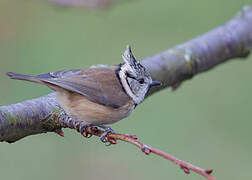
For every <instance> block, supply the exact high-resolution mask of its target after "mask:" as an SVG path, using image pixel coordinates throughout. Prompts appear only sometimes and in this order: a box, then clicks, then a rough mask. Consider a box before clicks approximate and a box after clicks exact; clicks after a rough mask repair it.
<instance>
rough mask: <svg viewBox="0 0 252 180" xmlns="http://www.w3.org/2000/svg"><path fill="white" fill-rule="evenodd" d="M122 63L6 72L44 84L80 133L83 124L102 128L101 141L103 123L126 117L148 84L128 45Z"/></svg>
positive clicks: (156, 83)
mask: <svg viewBox="0 0 252 180" xmlns="http://www.w3.org/2000/svg"><path fill="white" fill-rule="evenodd" d="M122 58H123V60H124V62H122V63H120V64H119V65H116V66H104V67H94V68H89V69H86V70H83V69H75V70H63V71H56V72H50V73H46V74H41V75H37V76H29V75H22V74H17V73H13V72H7V73H6V75H7V76H9V77H10V78H11V79H18V80H25V81H30V82H35V83H39V84H43V85H46V86H48V87H49V88H50V89H52V90H53V91H55V92H56V97H57V101H58V102H59V104H60V105H61V107H62V108H63V109H64V110H65V112H66V113H67V114H68V115H70V116H71V117H72V118H73V119H74V121H75V122H78V123H80V126H79V128H80V129H79V131H80V133H81V134H83V132H84V131H85V129H86V127H87V126H97V127H100V128H103V129H104V130H105V132H104V133H103V134H102V136H101V137H100V139H101V141H102V142H105V136H106V135H107V133H108V132H113V130H112V129H111V128H110V127H109V126H105V125H107V124H112V123H115V122H117V121H119V120H121V119H123V118H126V117H127V116H129V115H130V113H131V112H132V111H133V110H134V109H135V107H136V106H137V105H138V104H140V103H141V102H142V101H143V100H144V98H145V95H146V94H147V92H148V91H149V89H150V88H151V87H152V86H160V85H161V82H159V81H153V80H152V78H151V75H150V73H149V72H148V70H147V69H146V68H145V67H144V66H143V65H142V64H141V62H140V61H137V60H136V59H135V57H134V56H133V54H132V52H131V48H130V46H129V45H128V46H127V47H126V50H125V52H124V53H123V55H122Z"/></svg>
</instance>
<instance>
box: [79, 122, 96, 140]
mask: <svg viewBox="0 0 252 180" xmlns="http://www.w3.org/2000/svg"><path fill="white" fill-rule="evenodd" d="M88 127H93V125H91V124H88V125H87V124H80V126H79V131H80V133H81V134H82V135H83V136H84V137H86V138H90V137H92V136H93V135H92V134H90V133H89V132H87V128H88Z"/></svg>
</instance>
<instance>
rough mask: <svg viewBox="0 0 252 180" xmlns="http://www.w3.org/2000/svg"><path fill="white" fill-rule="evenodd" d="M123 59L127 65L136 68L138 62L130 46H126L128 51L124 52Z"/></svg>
mask: <svg viewBox="0 0 252 180" xmlns="http://www.w3.org/2000/svg"><path fill="white" fill-rule="evenodd" d="M122 58H123V60H124V62H125V63H127V64H129V65H131V66H133V67H134V66H135V65H136V64H137V60H136V58H135V57H134V55H133V54H132V52H131V47H130V45H127V46H126V50H125V51H124V53H123V55H122Z"/></svg>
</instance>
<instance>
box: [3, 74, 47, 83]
mask: <svg viewBox="0 0 252 180" xmlns="http://www.w3.org/2000/svg"><path fill="white" fill-rule="evenodd" d="M6 75H7V76H9V77H10V78H11V79H17V80H24V81H30V82H35V83H42V81H41V80H40V79H38V78H37V77H36V76H29V75H23V74H17V73H13V72H7V73H6Z"/></svg>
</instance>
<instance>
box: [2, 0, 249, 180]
mask: <svg viewBox="0 0 252 180" xmlns="http://www.w3.org/2000/svg"><path fill="white" fill-rule="evenodd" d="M251 3H252V1H251V0H221V1H220V0H211V1H210V0H208V1H207V0H191V1H187V0H169V1H167V0H157V1H153V0H130V1H123V2H121V3H117V4H116V5H115V6H112V7H110V8H108V9H103V10H93V9H92V10H91V9H82V8H66V7H59V6H56V5H54V4H50V3H48V2H47V1H43V0H12V1H10V0H1V1H0V61H1V65H0V83H1V85H0V87H1V88H0V93H1V95H0V105H7V104H11V103H16V102H19V101H23V100H26V99H31V98H34V97H39V96H42V95H45V94H47V93H49V92H50V90H49V89H48V88H46V87H43V86H39V85H36V84H31V83H27V82H21V81H14V80H10V79H8V78H7V77H6V76H5V75H4V73H5V72H6V71H14V72H19V73H27V74H39V73H45V72H50V71H55V70H62V69H73V68H88V67H89V66H91V65H93V64H109V65H111V64H118V63H120V62H121V61H122V59H121V53H122V52H123V50H124V48H125V45H126V44H130V45H131V46H132V48H133V51H134V54H135V55H136V57H137V58H138V59H142V58H145V57H148V56H151V55H154V54H156V53H159V52H161V51H163V50H166V49H168V48H169V47H172V46H174V45H177V44H179V43H182V42H185V41H187V40H190V39H192V38H193V37H195V36H197V35H200V34H202V33H205V32H207V31H209V30H210V29H212V28H214V27H217V26H219V25H221V24H223V23H225V22H226V21H227V20H228V19H230V18H232V17H233V16H234V15H235V14H236V13H237V12H238V11H239V10H240V8H241V7H242V6H243V5H245V4H251ZM251 67H252V58H251V57H250V58H248V59H247V60H246V61H244V60H235V61H232V62H229V63H227V64H225V65H220V66H218V67H217V68H215V69H214V70H211V71H209V72H207V73H204V74H201V75H199V76H196V77H194V78H193V79H192V80H190V81H187V82H186V83H184V84H183V85H182V86H181V87H180V88H179V89H178V90H177V91H175V92H171V91H170V90H169V89H166V90H163V91H162V92H159V93H157V94H155V95H153V96H152V97H151V98H148V99H147V100H146V101H145V102H144V103H143V104H142V105H140V106H139V107H138V108H137V109H136V111H135V112H134V113H133V114H132V115H131V116H130V117H129V118H127V119H125V120H123V121H121V122H119V123H117V124H115V125H113V126H112V127H113V128H114V129H115V130H117V131H119V132H124V133H130V134H136V135H138V136H139V137H140V139H141V140H142V141H143V142H145V143H147V144H150V145H153V146H155V147H157V148H160V149H162V150H164V151H167V152H169V153H172V154H173V155H176V156H178V157H179V158H181V159H184V160H187V161H189V162H191V163H194V164H196V165H199V166H201V167H204V168H214V170H215V172H214V173H215V175H216V177H217V178H218V179H229V180H231V179H232V180H237V179H239V180H240V179H251V178H252V174H251V162H252V156H251V152H252V142H251V137H252V132H251V127H252V121H251V113H252V111H251V107H252V101H251V99H252V95H251V93H252V83H251V73H252V72H251ZM0 178H1V179H5V180H33V179H36V180H44V179H53V180H69V179H93V180H98V179H103V180H107V179H110V180H112V179H113V180H116V179H120V180H128V179H144V180H151V179H177V180H178V179H181V180H182V179H184V180H199V179H203V178H202V177H200V176H199V175H195V174H192V175H189V176H187V175H185V174H184V173H183V172H182V171H181V170H180V169H179V168H177V166H175V165H174V164H172V163H170V162H169V161H166V160H164V159H161V158H159V157H157V156H154V155H151V156H149V157H148V156H145V155H144V154H143V153H142V152H140V151H139V150H138V149H136V148H135V147H133V146H131V145H128V144H125V143H119V144H118V145H116V146H110V147H105V146H104V145H103V144H102V143H100V141H99V139H98V138H95V137H94V138H91V139H84V138H82V137H81V136H80V135H79V134H78V133H76V132H74V131H72V130H68V129H66V130H65V138H61V137H59V136H57V135H56V134H54V133H47V134H42V135H36V136H29V137H27V138H25V139H22V140H20V141H18V142H16V143H14V144H7V143H0Z"/></svg>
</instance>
